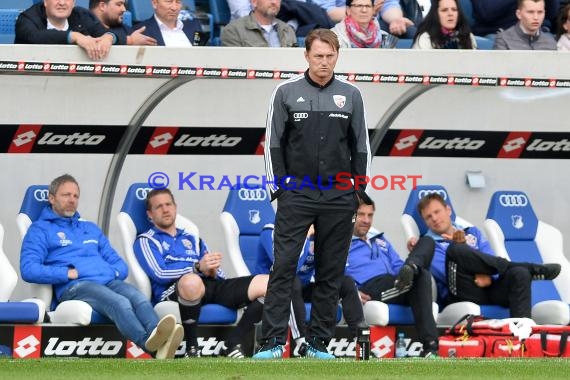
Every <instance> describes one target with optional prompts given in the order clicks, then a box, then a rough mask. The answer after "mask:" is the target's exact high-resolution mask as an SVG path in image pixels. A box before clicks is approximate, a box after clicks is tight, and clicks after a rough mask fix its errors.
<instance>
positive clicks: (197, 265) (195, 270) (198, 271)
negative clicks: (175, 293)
mask: <svg viewBox="0 0 570 380" xmlns="http://www.w3.org/2000/svg"><path fill="white" fill-rule="evenodd" d="M194 273H202V271H201V270H200V262H199V261H196V262H195V263H194Z"/></svg>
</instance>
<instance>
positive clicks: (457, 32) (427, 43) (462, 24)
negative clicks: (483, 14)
mask: <svg viewBox="0 0 570 380" xmlns="http://www.w3.org/2000/svg"><path fill="white" fill-rule="evenodd" d="M412 48H414V49H477V42H475V36H473V34H472V33H471V28H470V27H469V23H468V22H467V19H466V18H465V15H464V14H463V12H462V11H461V8H460V6H459V3H458V1H456V0H432V5H431V8H430V10H429V12H428V14H427V15H426V17H425V18H424V20H423V22H422V23H421V24H420V25H419V26H418V31H417V33H416V35H415V37H414V42H413V45H412Z"/></svg>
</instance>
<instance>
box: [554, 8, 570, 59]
mask: <svg viewBox="0 0 570 380" xmlns="http://www.w3.org/2000/svg"><path fill="white" fill-rule="evenodd" d="M556 39H557V40H558V43H557V44H556V46H557V47H558V50H570V4H566V5H565V6H564V7H563V8H562V9H561V10H560V14H559V15H558V33H556Z"/></svg>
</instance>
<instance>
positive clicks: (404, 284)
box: [394, 264, 416, 290]
mask: <svg viewBox="0 0 570 380" xmlns="http://www.w3.org/2000/svg"><path fill="white" fill-rule="evenodd" d="M415 273H416V271H415V270H414V267H412V265H410V264H404V265H403V266H402V268H400V272H399V273H398V275H397V276H396V281H394V287H395V288H396V289H398V290H403V289H405V288H409V287H410V286H412V283H413V282H414V275H415Z"/></svg>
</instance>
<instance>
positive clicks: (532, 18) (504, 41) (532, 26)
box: [493, 0, 557, 50]
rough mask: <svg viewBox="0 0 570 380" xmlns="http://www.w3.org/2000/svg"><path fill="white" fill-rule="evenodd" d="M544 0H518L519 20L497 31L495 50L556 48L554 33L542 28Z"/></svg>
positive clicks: (517, 13) (517, 11) (517, 12)
mask: <svg viewBox="0 0 570 380" xmlns="http://www.w3.org/2000/svg"><path fill="white" fill-rule="evenodd" d="M544 4H545V3H544V0H518V6H517V10H516V16H517V19H518V20H519V22H517V23H516V24H515V25H513V26H511V27H510V28H509V29H507V30H504V31H501V32H499V33H497V36H496V37H495V44H494V45H493V49H494V50H556V49H557V47H556V40H555V39H554V37H553V36H552V34H550V33H548V32H543V31H542V30H541V27H542V23H543V22H544V16H545V10H544Z"/></svg>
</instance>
